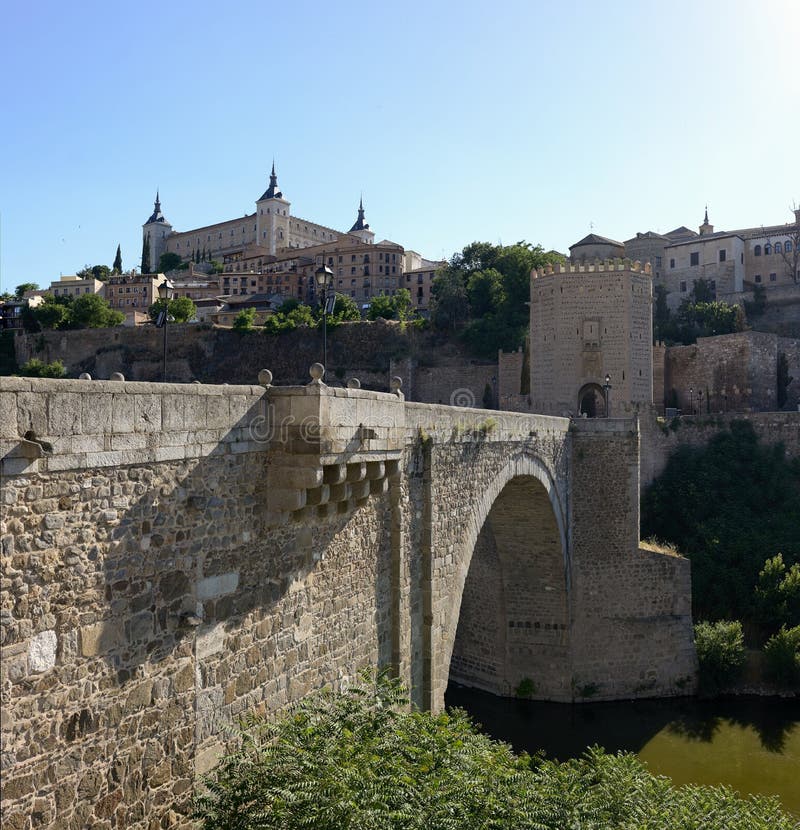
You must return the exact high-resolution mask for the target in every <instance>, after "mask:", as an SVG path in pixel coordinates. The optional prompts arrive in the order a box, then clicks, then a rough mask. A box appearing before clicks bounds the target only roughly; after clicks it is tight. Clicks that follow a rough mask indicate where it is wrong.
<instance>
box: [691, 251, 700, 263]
mask: <svg viewBox="0 0 800 830" xmlns="http://www.w3.org/2000/svg"><path fill="white" fill-rule="evenodd" d="M699 264H700V254H699V253H698V252H697V251H695V252H694V253H691V254H689V265H699Z"/></svg>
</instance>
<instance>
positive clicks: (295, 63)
mask: <svg viewBox="0 0 800 830" xmlns="http://www.w3.org/2000/svg"><path fill="white" fill-rule="evenodd" d="M2 25H3V31H4V38H3V49H2V54H0V85H2V98H1V99H0V100H1V101H2V106H1V107H0V119H1V120H2V153H1V154H0V210H1V211H2V216H1V217H0V230H1V232H2V249H1V250H0V266H1V268H2V271H1V272H0V279H1V281H2V288H3V289H12V288H13V287H14V286H15V285H17V284H18V283H20V282H23V281H34V282H38V283H40V284H42V285H45V284H48V283H49V282H50V281H51V280H52V279H57V278H58V275H59V273H64V274H71V273H75V271H76V270H77V269H80V268H81V267H82V266H83V265H84V264H87V263H89V264H97V263H105V264H109V265H110V264H111V262H112V260H113V257H114V252H115V250H116V246H117V243H120V244H121V245H122V254H123V265H124V266H125V267H126V268H129V267H131V266H133V265H138V264H139V257H140V253H141V225H142V223H143V222H144V221H145V220H146V219H147V217H148V216H149V214H150V212H151V210H152V207H153V197H154V194H155V191H156V188H157V187H158V188H160V191H161V201H162V205H163V209H164V213H165V215H166V217H167V218H168V219H169V220H170V221H171V222H172V224H173V226H174V227H175V228H176V230H188V229H190V228H193V227H197V226H199V225H203V224H209V223H212V222H215V221H221V220H224V219H229V218H234V217H236V216H240V215H243V214H244V213H246V212H252V211H253V210H254V209H255V204H254V203H255V200H256V199H257V198H258V196H259V195H260V194H261V193H262V192H263V190H264V188H265V185H266V182H267V176H268V173H269V168H270V164H271V162H272V158H273V156H274V157H275V160H276V165H277V171H278V181H279V184H280V186H281V188H282V189H283V192H284V194H285V195H286V197H287V198H288V199H289V200H290V201H291V202H292V211H293V212H294V213H295V214H296V215H299V216H302V217H304V218H307V219H311V220H314V221H316V222H320V223H323V224H326V225H330V226H333V227H335V228H341V229H345V230H346V229H347V227H349V224H350V223H352V221H353V220H354V219H355V214H356V208H357V206H358V199H359V196H360V194H361V193H362V192H363V194H364V205H365V208H366V212H367V220H368V221H369V222H370V223H371V225H372V228H373V230H374V231H375V232H376V234H377V238H378V239H382V238H388V239H391V240H393V241H396V242H399V243H401V244H403V245H404V246H406V247H408V248H413V249H415V250H417V251H420V252H421V253H422V254H423V255H425V256H428V257H432V258H438V257H441V256H450V255H451V254H452V253H453V252H454V251H455V250H458V249H460V248H462V247H463V246H464V245H465V244H467V243H468V242H471V241H473V240H476V239H481V240H488V241H491V242H498V241H502V242H503V243H512V242H516V241H517V240H520V239H526V240H528V241H532V242H538V243H541V244H542V245H544V246H545V247H546V248H556V249H559V250H562V251H564V250H566V249H567V247H568V246H569V245H570V244H571V243H573V242H575V241H577V240H578V239H579V238H581V237H582V236H584V235H585V234H586V233H588V232H589V230H590V223H593V224H594V228H593V229H594V231H595V232H596V233H600V234H602V235H605V236H611V237H614V238H617V239H626V238H628V237H630V236H632V235H633V234H634V233H635V232H636V231H638V230H648V229H653V230H662V231H667V230H670V229H671V228H673V227H675V226H677V225H681V224H686V225H689V226H691V227H696V226H697V225H699V223H700V222H701V220H702V213H703V207H704V205H705V204H706V202H708V204H709V215H710V219H711V221H712V222H713V223H714V224H715V225H716V226H717V228H720V229H724V228H737V227H746V226H751V225H760V224H772V223H780V222H785V221H788V220H789V219H790V218H791V214H790V213H789V208H790V206H791V204H792V201H793V200H796V201H797V202H798V203H800V172H798V155H800V153H799V152H798V149H799V148H800V138H798V136H800V106H798V53H799V52H800V46H799V45H798V44H799V43H800V2H798V0H752V2H751V1H750V0H706V2H697V0H673V2H671V3H663V2H654V1H653V0H637V2H614V0H608V1H607V2H602V3H601V2H584V1H583V0H562V1H561V2H552V1H551V0H548V2H534V0H500V2H496V3H486V2H485V0H483V2H475V1H474V0H459V2H455V0H452V2H438V0H424V2H417V0H406V1H405V2H402V3H400V2H388V3H330V2H302V0H295V2H289V3H268V2H267V3H265V2H264V0H258V2H255V0H237V2H232V3H225V4H220V3H213V4H212V3H209V2H204V1H203V0H200V1H199V2H193V3H181V2H177V3H176V2H166V0H165V2H162V3H148V2H141V3H137V4H133V3H109V2H107V0H104V2H79V3H63V2H60V1H59V2H52V0H46V2H31V3H26V4H23V3H14V4H7V5H6V7H5V10H4V12H3V24H2Z"/></svg>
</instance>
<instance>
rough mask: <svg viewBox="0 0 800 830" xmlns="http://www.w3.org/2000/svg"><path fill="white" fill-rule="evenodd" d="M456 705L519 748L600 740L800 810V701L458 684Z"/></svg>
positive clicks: (657, 768) (683, 773)
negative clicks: (571, 694)
mask: <svg viewBox="0 0 800 830" xmlns="http://www.w3.org/2000/svg"><path fill="white" fill-rule="evenodd" d="M445 701H446V704H447V706H459V707H461V708H462V709H466V710H467V712H469V714H470V715H471V716H472V718H473V720H475V721H476V722H477V723H479V724H481V725H482V728H483V731H484V732H486V733H488V734H489V735H491V736H492V737H493V738H497V739H499V740H502V741H507V742H508V743H510V744H511V745H512V746H513V747H514V749H516V750H517V751H521V750H526V751H527V752H530V753H533V752H536V751H537V750H540V749H543V750H544V751H545V752H546V753H547V756H548V757H550V758H557V759H558V760H560V761H564V760H566V759H568V758H575V757H578V756H580V755H581V754H582V753H583V751H584V749H585V748H586V747H587V746H591V745H592V744H599V745H600V746H602V747H604V748H605V749H606V751H607V752H617V751H618V750H627V751H630V752H635V753H636V754H637V755H638V756H639V758H641V760H642V761H644V762H645V763H646V764H647V766H648V769H649V770H650V772H652V773H654V774H656V775H666V776H669V777H670V778H671V779H672V780H673V782H674V783H675V784H689V783H694V784H727V785H728V786H730V787H733V789H735V790H738V791H739V792H740V793H742V794H746V793H758V794H763V795H777V796H778V797H779V798H780V799H781V802H782V804H783V806H784V808H785V809H786V810H789V811H791V812H793V813H795V814H797V815H800V700H797V699H794V700H779V699H775V698H753V697H748V698H723V699H718V700H713V701H707V700H697V699H695V698H664V699H659V700H635V701H624V702H614V703H581V704H575V705H570V704H565V703H541V702H538V701H529V700H513V699H509V698H501V697H496V696H494V695H491V694H488V693H486V692H479V691H476V690H474V689H468V688H465V687H463V686H458V685H456V684H454V683H451V684H450V686H449V687H448V689H447V694H446V696H445Z"/></svg>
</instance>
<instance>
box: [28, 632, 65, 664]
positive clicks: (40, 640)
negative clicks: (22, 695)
mask: <svg viewBox="0 0 800 830" xmlns="http://www.w3.org/2000/svg"><path fill="white" fill-rule="evenodd" d="M57 645H58V638H57V637H56V632H55V631H42V632H40V633H39V634H37V635H36V636H35V637H33V638H31V641H30V643H29V645H28V669H29V671H31V672H42V671H48V669H52V668H53V667H54V666H55V664H56V647H57Z"/></svg>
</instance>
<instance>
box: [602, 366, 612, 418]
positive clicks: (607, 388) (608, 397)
mask: <svg viewBox="0 0 800 830" xmlns="http://www.w3.org/2000/svg"><path fill="white" fill-rule="evenodd" d="M603 389H604V391H605V393H606V418H608V414H609V412H610V409H609V405H610V403H611V375H606V382H605V383H604V384H603Z"/></svg>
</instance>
